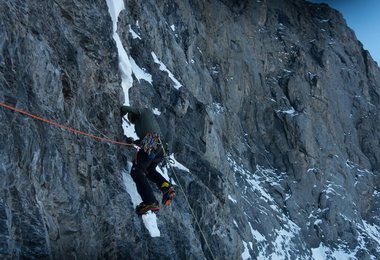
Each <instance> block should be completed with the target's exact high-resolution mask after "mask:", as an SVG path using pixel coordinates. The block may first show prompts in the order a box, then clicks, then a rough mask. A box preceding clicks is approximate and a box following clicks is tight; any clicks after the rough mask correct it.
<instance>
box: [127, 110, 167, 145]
mask: <svg viewBox="0 0 380 260" xmlns="http://www.w3.org/2000/svg"><path fill="white" fill-rule="evenodd" d="M120 113H121V116H125V115H126V114H127V113H132V114H134V115H135V116H136V121H135V122H134V124H135V131H136V134H137V136H138V137H139V138H140V139H144V137H145V136H146V134H147V133H157V134H158V135H161V130H160V126H159V125H158V122H157V120H156V118H155V116H154V114H153V112H152V111H150V110H149V109H147V108H141V109H138V108H135V107H130V106H122V107H121V108H120Z"/></svg>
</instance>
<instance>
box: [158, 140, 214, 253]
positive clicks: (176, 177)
mask: <svg viewBox="0 0 380 260" xmlns="http://www.w3.org/2000/svg"><path fill="white" fill-rule="evenodd" d="M159 141H160V143H161V145H162V146H163V143H162V141H161V138H159ZM162 150H163V151H164V158H165V160H167V158H168V156H167V154H166V151H165V148H164V147H162ZM168 164H169V167H170V169H171V170H172V172H173V175H174V178H175V180H176V182H177V183H178V186H179V187H180V189H181V191H182V193H183V195H184V197H185V200H186V202H187V204H188V206H189V208H190V211H191V214H192V215H193V218H194V219H195V223H196V224H197V226H198V228H199V232H200V233H201V235H202V237H203V240H204V241H205V244H206V246H207V249H208V250H209V251H210V254H211V257H212V259H213V260H215V259H216V258H215V256H214V254H213V252H212V250H211V247H210V245H209V243H208V241H207V239H206V236H205V234H204V233H203V230H202V228H201V225H200V223H199V221H198V219H197V216H196V215H195V212H194V210H193V208H192V207H191V204H190V201H189V198H188V197H187V195H186V192H185V189H184V188H183V187H182V185H181V183H180V182H179V179H178V176H177V174H176V172H175V171H174V168H173V166H172V165H171V164H170V162H169V163H168Z"/></svg>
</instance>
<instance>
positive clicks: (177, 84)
mask: <svg viewBox="0 0 380 260" xmlns="http://www.w3.org/2000/svg"><path fill="white" fill-rule="evenodd" d="M151 54H152V57H153V60H154V62H155V63H156V64H159V65H160V70H161V71H164V72H167V73H168V75H169V78H170V79H171V80H172V81H173V82H174V88H176V89H179V88H180V87H182V84H181V83H180V82H179V81H178V80H177V79H176V78H175V77H174V75H173V73H171V72H170V71H169V70H168V69H167V67H166V66H165V64H163V63H162V62H161V61H160V60H159V59H158V58H157V55H156V54H155V53H154V52H151Z"/></svg>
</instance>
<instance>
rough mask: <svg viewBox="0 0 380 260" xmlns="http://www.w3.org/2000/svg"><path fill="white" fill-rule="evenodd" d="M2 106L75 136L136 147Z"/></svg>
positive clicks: (0, 104) (2, 104)
mask: <svg viewBox="0 0 380 260" xmlns="http://www.w3.org/2000/svg"><path fill="white" fill-rule="evenodd" d="M0 106H2V107H4V108H7V109H9V110H13V111H15V112H18V113H20V114H23V115H26V116H29V117H31V118H34V119H36V120H39V121H42V122H45V123H48V124H50V125H53V126H55V127H58V128H61V129H64V130H66V131H69V132H73V133H75V134H79V135H84V136H88V137H91V138H93V139H96V140H98V141H105V142H108V143H112V144H119V145H125V146H129V147H134V148H136V147H135V145H133V144H129V143H126V142H120V141H115V140H111V139H108V138H105V137H100V136H96V135H93V134H89V133H86V132H83V131H79V130H76V129H74V128H71V127H68V126H64V125H61V124H58V123H56V122H53V121H51V120H48V119H46V118H43V117H39V116H36V115H34V114H32V113H29V112H26V111H24V110H21V109H18V108H15V107H12V106H9V105H6V104H4V103H1V102H0Z"/></svg>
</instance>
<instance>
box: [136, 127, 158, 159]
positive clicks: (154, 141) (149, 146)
mask: <svg viewBox="0 0 380 260" xmlns="http://www.w3.org/2000/svg"><path fill="white" fill-rule="evenodd" d="M159 138H160V137H159V135H158V134H157V133H152V134H151V133H148V134H146V136H145V137H144V139H143V140H142V142H141V148H142V149H143V150H144V152H146V153H147V154H148V157H149V159H150V160H153V159H154V157H155V156H156V154H155V152H156V151H157V150H158V147H161V144H160V143H159Z"/></svg>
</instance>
